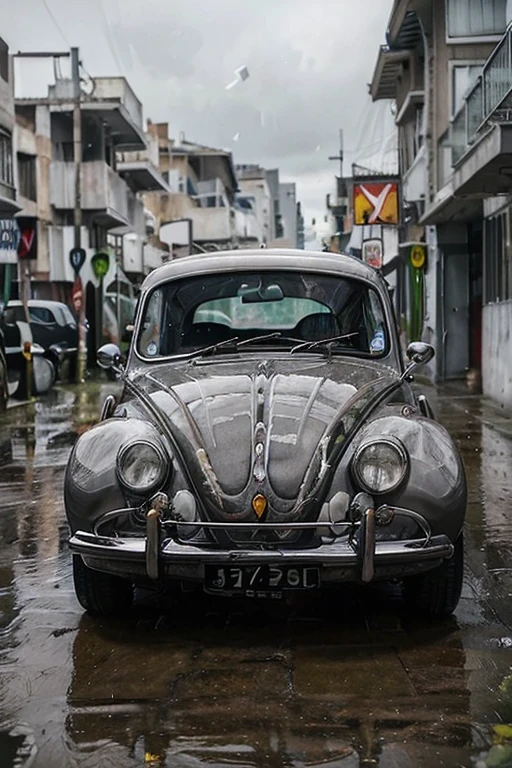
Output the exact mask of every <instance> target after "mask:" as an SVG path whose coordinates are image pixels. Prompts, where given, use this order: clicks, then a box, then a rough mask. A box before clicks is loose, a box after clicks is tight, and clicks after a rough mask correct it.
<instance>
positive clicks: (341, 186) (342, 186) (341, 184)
mask: <svg viewBox="0 0 512 768" xmlns="http://www.w3.org/2000/svg"><path fill="white" fill-rule="evenodd" d="M329 160H338V161H339V164H340V175H339V181H338V182H337V183H336V205H338V204H339V203H338V198H341V197H342V196H343V195H342V194H340V193H341V191H342V190H345V182H344V181H343V129H342V128H340V151H339V154H338V155H335V156H334V157H330V158H329ZM335 219H336V227H337V229H338V230H339V232H340V233H343V221H342V219H341V218H340V217H339V216H336V217H335Z"/></svg>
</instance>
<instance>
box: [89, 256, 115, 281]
mask: <svg viewBox="0 0 512 768" xmlns="http://www.w3.org/2000/svg"><path fill="white" fill-rule="evenodd" d="M91 264H92V270H93V272H94V274H95V276H96V277H97V279H98V280H103V278H104V277H105V275H106V274H107V272H108V268H109V266H110V258H109V255H108V253H105V251H100V252H99V253H96V254H94V256H93V257H92V259H91Z"/></svg>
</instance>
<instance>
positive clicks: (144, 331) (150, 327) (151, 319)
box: [139, 290, 163, 357]
mask: <svg viewBox="0 0 512 768" xmlns="http://www.w3.org/2000/svg"><path fill="white" fill-rule="evenodd" d="M162 311H163V295H162V291H160V290H156V291H153V293H152V294H151V298H150V300H149V303H148V305H147V307H146V313H145V315H144V319H143V321H142V326H141V333H140V336H139V351H140V352H141V353H142V354H143V355H144V356H148V357H156V356H157V355H159V354H160V348H161V335H160V331H161V325H162Z"/></svg>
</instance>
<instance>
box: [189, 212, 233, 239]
mask: <svg viewBox="0 0 512 768" xmlns="http://www.w3.org/2000/svg"><path fill="white" fill-rule="evenodd" d="M232 213H233V217H234V211H232V209H231V208H227V207H219V208H194V209H192V210H191V211H190V212H189V214H188V215H189V217H190V218H191V219H192V233H193V239H194V242H196V243H205V242H213V243H217V242H226V241H230V240H231V239H232V237H233V234H234V229H235V226H236V225H235V222H234V220H232V218H233V217H232Z"/></svg>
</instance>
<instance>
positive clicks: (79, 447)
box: [64, 418, 167, 533]
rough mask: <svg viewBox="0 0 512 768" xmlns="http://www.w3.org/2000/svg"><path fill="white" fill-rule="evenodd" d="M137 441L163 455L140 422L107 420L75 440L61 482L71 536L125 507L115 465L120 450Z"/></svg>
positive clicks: (154, 434) (149, 427) (152, 431)
mask: <svg viewBox="0 0 512 768" xmlns="http://www.w3.org/2000/svg"><path fill="white" fill-rule="evenodd" d="M137 439H139V440H149V441H151V442H154V443H156V444H157V445H159V446H160V447H161V448H162V449H163V450H164V452H165V454H166V455H167V452H166V451H165V446H164V445H163V443H162V440H161V439H160V436H159V433H158V431H157V430H156V429H155V427H153V426H152V425H151V424H149V423H148V422H145V421H142V420H140V419H119V418H112V419H107V420H106V421H103V422H101V423H100V424H97V425H96V426H95V427H93V428H92V429H90V430H89V431H88V432H85V433H84V434H83V435H82V436H81V437H80V438H79V439H78V441H77V442H76V444H75V446H74V448H73V451H72V453H71V456H70V458H69V462H68V465H67V469H66V475H65V479H64V503H65V507H66V515H67V518H68V522H69V525H70V527H71V530H72V532H73V533H74V532H75V531H76V530H79V529H80V530H85V531H90V530H91V529H92V526H93V524H94V522H95V521H96V520H97V519H98V518H100V517H101V516H102V515H103V514H104V513H105V512H109V511H110V510H113V509H119V508H122V507H125V506H126V499H125V495H124V491H123V488H122V487H121V485H120V483H119V481H118V479H117V473H116V462H117V456H118V453H119V451H120V449H121V448H122V447H123V446H124V445H126V444H127V443H131V442H133V441H134V440H137Z"/></svg>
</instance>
